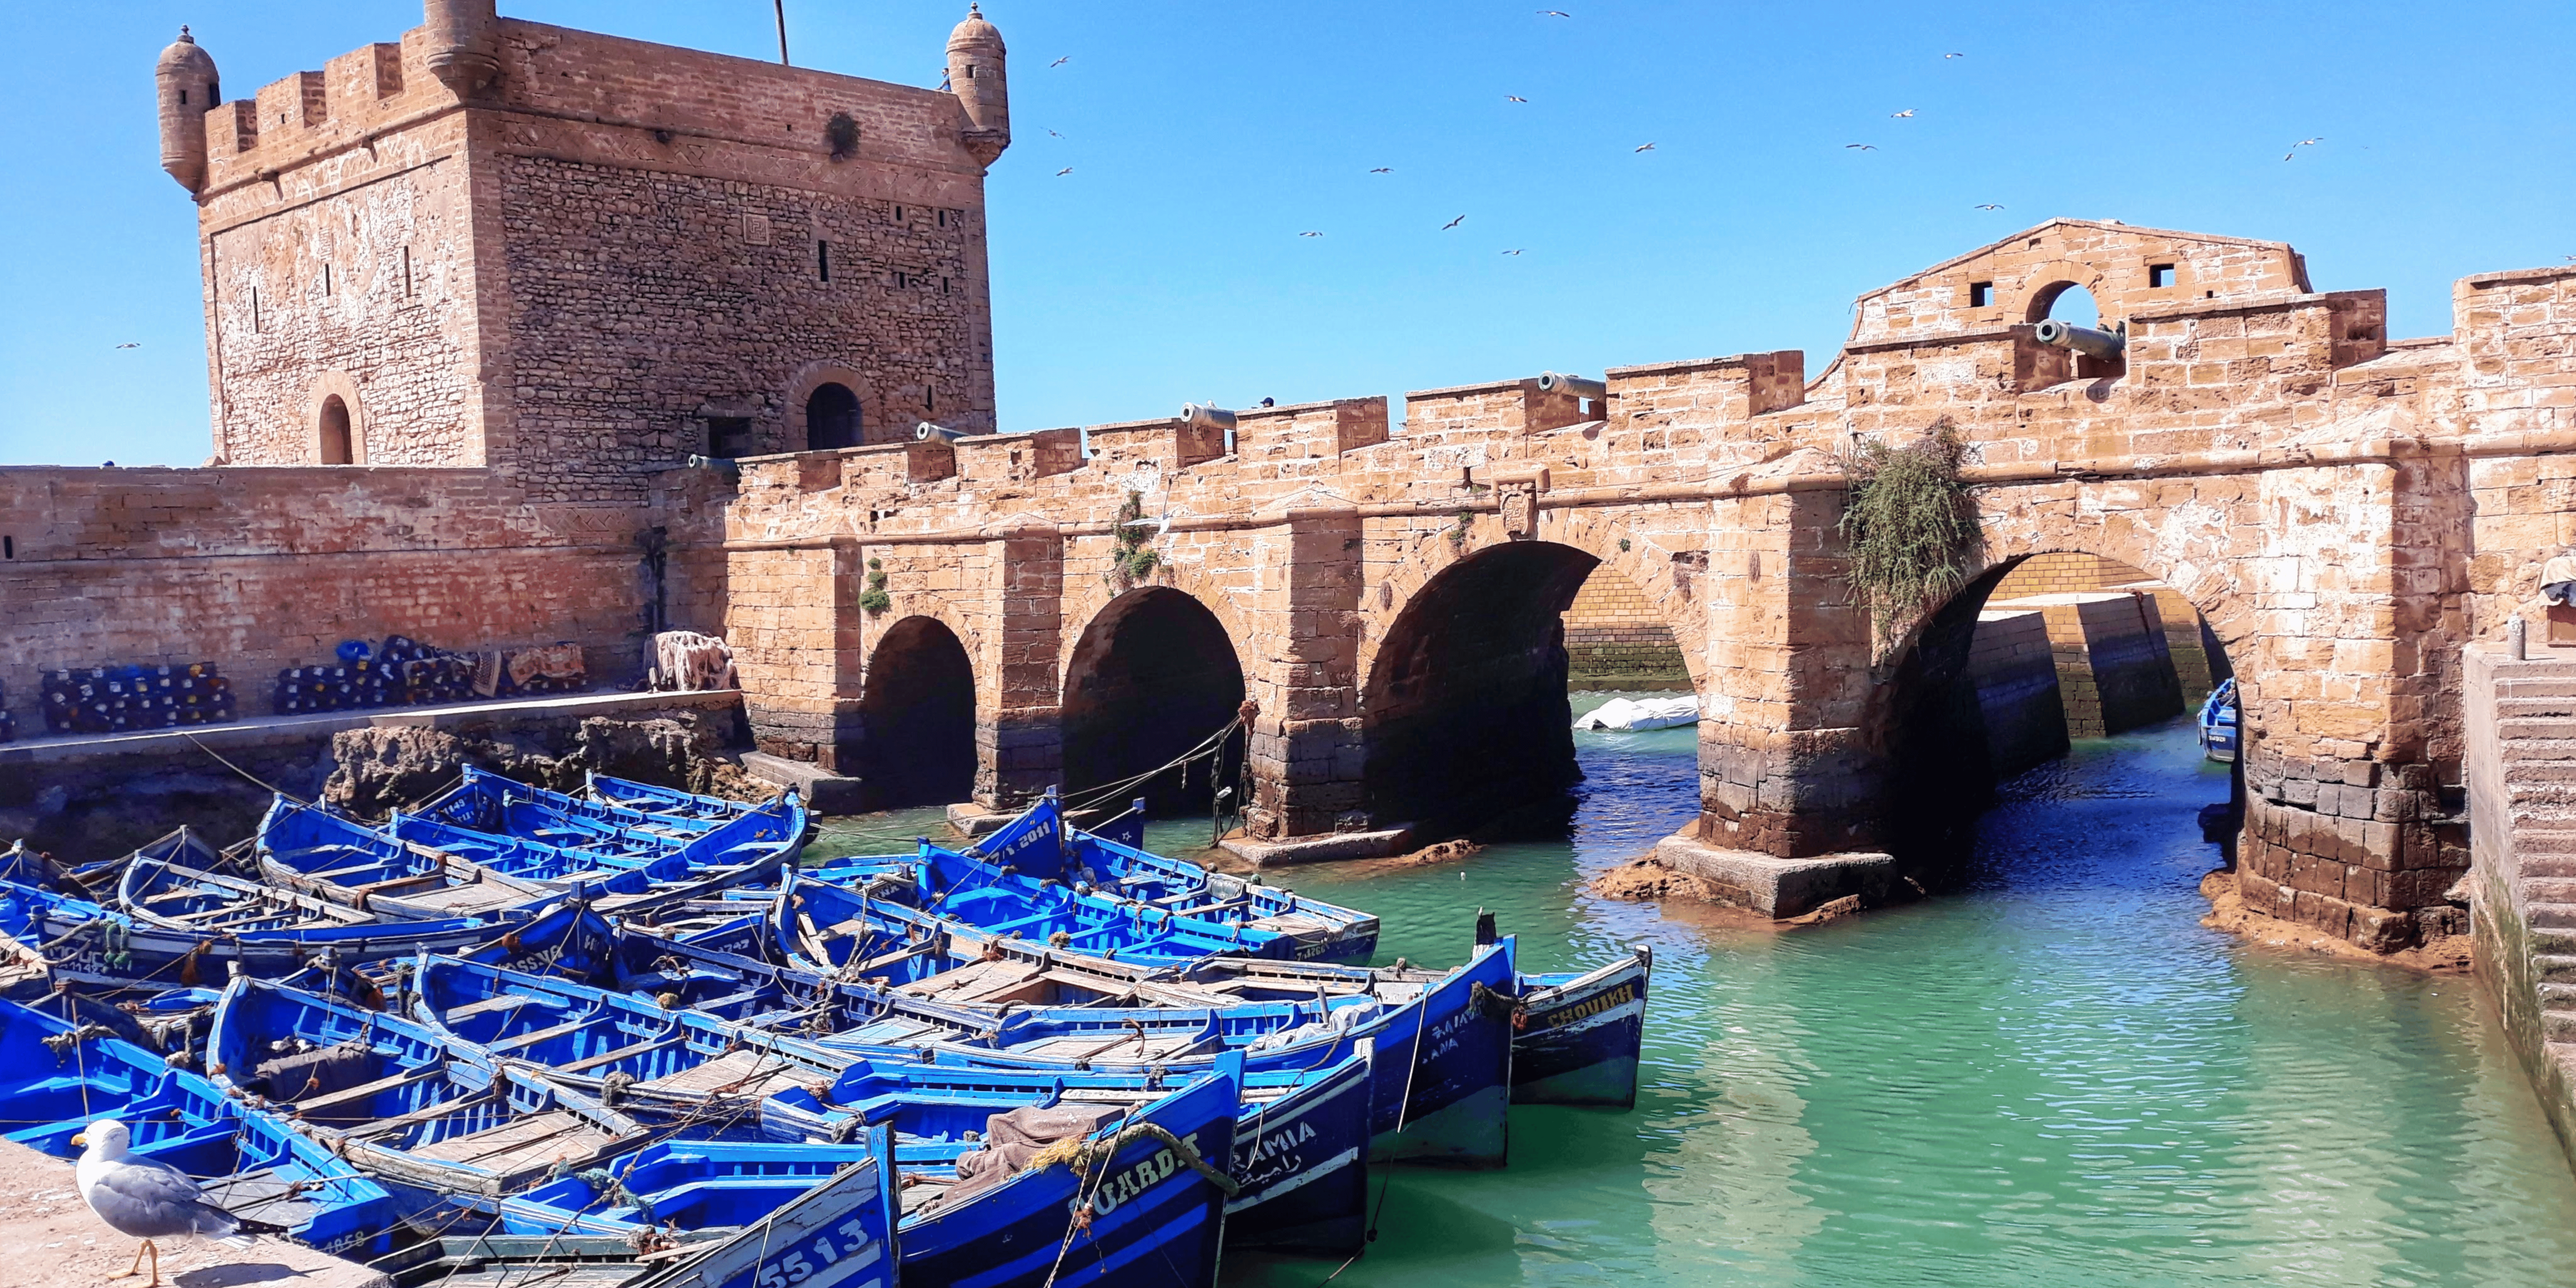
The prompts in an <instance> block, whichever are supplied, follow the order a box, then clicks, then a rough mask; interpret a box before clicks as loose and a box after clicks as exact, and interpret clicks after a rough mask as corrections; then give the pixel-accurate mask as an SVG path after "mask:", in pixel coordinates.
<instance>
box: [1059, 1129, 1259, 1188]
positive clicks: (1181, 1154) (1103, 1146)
mask: <svg viewBox="0 0 2576 1288" xmlns="http://www.w3.org/2000/svg"><path fill="white" fill-rule="evenodd" d="M1143 1139H1152V1140H1158V1141H1161V1142H1163V1147H1164V1148H1165V1149H1168V1150H1170V1151H1172V1157H1174V1158H1176V1159H1178V1160H1180V1162H1181V1165H1182V1166H1184V1167H1187V1168H1189V1169H1190V1170H1191V1171H1193V1172H1196V1173H1198V1174H1199V1175H1200V1176H1202V1177H1205V1178H1206V1179H1207V1182H1208V1184H1210V1185H1213V1186H1215V1187H1217V1188H1218V1189H1220V1190H1223V1191H1225V1196H1226V1197H1227V1198H1234V1197H1236V1196H1238V1195H1240V1194H1242V1193H1243V1186H1242V1185H1240V1184H1238V1183H1237V1182H1236V1181H1235V1179H1234V1178H1233V1177H1231V1176H1228V1175H1226V1174H1225V1173H1223V1172H1220V1171H1218V1170H1217V1169H1215V1168H1213V1167H1210V1166H1208V1161H1207V1160H1206V1159H1204V1158H1201V1157H1199V1152H1198V1151H1197V1150H1195V1149H1192V1148H1190V1147H1189V1146H1188V1145H1187V1144H1186V1143H1184V1142H1183V1141H1182V1140H1181V1138H1180V1137H1178V1136H1175V1135H1173V1134H1172V1133H1171V1129H1169V1128H1167V1127H1165V1126H1163V1125H1162V1124H1160V1123H1130V1124H1129V1125H1127V1126H1125V1127H1121V1128H1119V1129H1118V1132H1117V1134H1116V1135H1114V1136H1111V1137H1110V1138H1109V1139H1107V1140H1104V1141H1101V1142H1098V1143H1097V1144H1095V1143H1093V1142H1091V1141H1087V1140H1084V1139H1083V1138H1082V1137H1080V1136H1068V1137H1066V1138H1064V1139H1063V1140H1060V1141H1057V1142H1056V1143H1054V1144H1052V1145H1049V1146H1047V1147H1046V1148H1045V1149H1042V1150H1039V1151H1038V1152H1037V1155H1036V1156H1035V1157H1033V1158H1031V1159H1030V1160H1029V1167H1030V1169H1031V1170H1034V1171H1041V1172H1042V1171H1045V1170H1046V1169H1048V1168H1050V1167H1058V1166H1061V1167H1064V1168H1066V1169H1068V1170H1070V1171H1072V1172H1073V1173H1074V1174H1075V1175H1077V1176H1079V1175H1082V1174H1084V1173H1087V1172H1089V1171H1090V1170H1091V1169H1092V1168H1093V1167H1095V1166H1097V1165H1100V1164H1102V1163H1106V1162H1108V1161H1109V1160H1110V1159H1111V1158H1113V1157H1116V1156H1117V1153H1118V1151H1119V1150H1122V1149H1125V1148H1126V1147H1127V1146H1128V1145H1130V1144H1132V1143H1134V1142H1136V1141H1138V1140H1143Z"/></svg>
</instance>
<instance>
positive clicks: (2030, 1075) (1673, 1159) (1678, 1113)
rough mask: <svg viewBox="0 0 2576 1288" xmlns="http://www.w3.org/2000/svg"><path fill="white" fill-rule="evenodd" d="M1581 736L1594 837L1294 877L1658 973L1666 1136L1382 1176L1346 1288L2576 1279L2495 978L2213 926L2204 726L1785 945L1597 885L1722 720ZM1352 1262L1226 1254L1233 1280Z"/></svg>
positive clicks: (2217, 775) (2013, 792) (1550, 962)
mask: <svg viewBox="0 0 2576 1288" xmlns="http://www.w3.org/2000/svg"><path fill="white" fill-rule="evenodd" d="M1581 705H1582V704H1581V703H1580V702H1579V703H1578V707H1580V706H1581ZM1577 739H1578V744H1579V745H1578V753H1579V755H1580V756H1581V757H1582V760H1583V765H1584V770H1585V774H1586V781H1585V782H1584V784H1583V785H1582V787H1581V788H1580V789H1578V790H1579V794H1580V796H1581V803H1580V805H1579V807H1578V809H1577V811H1576V813H1575V817H1574V822H1573V824H1572V827H1571V829H1570V833H1569V834H1568V835H1566V836H1563V837H1561V838H1559V839H1555V840H1551V841H1545V842H1522V843H1515V844H1509V845H1500V846H1495V847H1491V848H1488V849H1487V850H1485V851H1484V852H1482V853H1480V854H1478V855H1476V856H1474V857H1473V858H1470V859H1467V860H1464V861H1460V862H1453V863H1445V864H1438V865H1427V866H1417V867H1395V866H1390V865H1385V864H1377V865H1352V866H1346V867H1336V866H1330V865H1327V866H1318V867H1314V868H1305V869H1291V870H1288V871H1286V872H1284V873H1276V874H1273V875H1276V876H1278V877H1279V879H1280V880H1281V881H1282V882H1283V883H1285V884H1287V885H1289V886H1291V887H1293V888H1295V889H1297V890H1299V891H1301V892H1305V893H1311V894H1314V895H1316V896H1318V897H1321V898H1325V899H1330V900H1333V901H1335V902H1339V903H1345V904H1349V905H1353V906H1356V907H1361V908H1365V909H1368V910H1370V911H1372V912H1375V913H1377V914H1379V915H1380V916H1381V917H1382V918H1383V919H1384V923H1385V929H1384V936H1383V938H1382V939H1381V941H1380V946H1379V960H1381V961H1392V960H1394V959H1395V958H1396V957H1398V956H1403V957H1408V958H1410V959H1412V960H1413V961H1415V962H1417V963H1430V964H1443V965H1445V964H1452V963H1455V962H1457V961H1459V960H1461V959H1463V957H1464V956H1465V955H1466V953H1467V951H1468V949H1469V947H1470V943H1471V940H1472V932H1473V921H1474V912H1475V910H1476V908H1478V907H1479V906H1482V907H1486V908H1490V909H1493V910H1495V911H1496V912H1497V913H1498V915H1499V918H1500V922H1501V926H1502V928H1503V930H1504V931H1505V932H1506V933H1510V934H1515V935H1517V936H1518V939H1519V949H1520V954H1521V962H1522V965H1523V967H1524V969H1531V970H1557V969H1568V968H1572V967H1575V966H1578V965H1583V964H1588V963H1591V962H1595V961H1598V960H1600V959H1601V958H1602V957H1603V956H1605V955H1606V954H1609V953H1611V952H1613V951H1615V950H1617V949H1618V948H1619V947H1621V946H1623V945H1626V944H1631V943H1638V942H1643V943H1648V944H1651V945H1653V946H1654V950H1655V977H1654V984H1653V993H1652V997H1651V1001H1650V1003H1649V1008H1648V1013H1647V1021H1646V1023H1647V1027H1646V1051H1645V1069H1644V1073H1643V1078H1642V1086H1641V1092H1640V1095H1639V1099H1638V1105H1637V1108H1636V1109H1635V1110H1634V1111H1632V1112H1628V1113H1616V1112H1607V1111H1596V1110H1574V1109H1560V1108H1548V1107H1524V1108H1518V1109H1515V1110H1513V1111H1512V1120H1511V1165H1510V1166H1509V1167H1508V1168H1506V1169H1503V1170H1499V1171H1492V1172H1442V1171H1433V1170H1425V1169H1411V1168H1399V1169H1380V1170H1379V1172H1378V1177H1379V1178H1381V1179H1382V1180H1384V1182H1385V1184H1384V1196H1383V1206H1382V1208H1381V1214H1380V1220H1379V1228H1380V1233H1381V1238H1380V1240H1379V1241H1378V1242H1377V1243H1376V1244H1375V1245H1374V1246H1373V1247H1372V1248H1371V1249H1370V1251H1369V1252H1368V1254H1367V1255H1366V1256H1364V1257H1362V1258H1361V1259H1360V1260H1359V1261H1358V1262H1356V1263H1354V1264H1352V1265H1350V1266H1349V1267H1348V1268H1347V1269H1345V1270H1343V1271H1342V1272H1341V1274H1340V1276H1339V1278H1337V1279H1334V1280H1333V1281H1332V1282H1333V1283H1334V1284H1336V1285H1347V1286H1349V1288H1368V1286H1372V1285H1375V1286H1381V1288H1449V1286H1451V1285H1458V1286H1461V1288H1464V1286H1466V1285H1477V1286H1480V1288H1481V1286H1489V1285H1506V1284H1529V1285H1591V1284H1623V1285H1663V1284H1694V1285H1697V1284H1719V1285H1728V1284H1743V1285H1766V1286H1767V1285H1802V1286H1814V1288H1827V1286H1831V1288H1850V1286H1858V1285H1979V1286H2004V1285H2032V1286H2033V1288H2042V1286H2045V1288H2066V1286H2069V1285H2080V1286H2085V1288H2096V1286H2105V1285H2127V1284H2249V1285H2250V1284H2264V1285H2273V1284H2296V1285H2305V1284H2315V1285H2435V1284H2439V1285H2479V1286H2495V1285H2526V1284H2527V1285H2535V1286H2539V1285H2567V1284H2576V1176H2571V1174H2570V1172H2569V1169H2568V1166H2567V1163H2566V1161H2565V1159H2564V1156H2563V1155H2562V1154H2561V1153H2560V1151H2559V1148H2558V1144H2557V1142H2556V1140H2555V1138H2554V1137H2553V1136H2552V1135H2551V1133H2550V1129H2549V1125H2548V1123H2547V1121H2546V1120H2545V1119H2544V1118H2543V1117H2542V1116H2541V1112H2540V1108H2539V1105H2538V1103H2537V1101H2536V1099H2535V1097H2534V1095H2533V1093H2532V1091H2531V1089H2530V1087H2529V1086H2528V1084H2526V1083H2525V1081H2524V1080H2523V1077H2522V1075H2521V1073H2520V1071H2519V1069H2518V1068H2517V1067H2516V1066H2515V1064H2514V1062H2513V1059H2512V1056H2511V1053H2510V1052H2509V1051H2508V1050H2507V1049H2506V1047H2505V1044H2504V1040H2503V1036H2502V1033H2501V1032H2500V1031H2499V1029H2498V1028H2497V1026H2496V1023H2495V1020H2494V1018H2493V1016H2492V1014H2491V1013H2490V1010H2489V1008H2487V1006H2486V1005H2485V1004H2484V1003H2483V1002H2482V1001H2481V1000H2480V999H2479V998H2478V997H2477V995H2476V989H2475V986H2474V985H2473V984H2472V983H2471V982H2470V981H2469V980H2467V979H2465V978H2460V977H2446V978H2430V977H2425V976H2420V975H2416V974H2412V973H2408V972H2404V971H2400V970H2396V969H2392V968H2383V967H2373V966H2368V965H2356V964H2353V963H2350V962H2340V961H2328V960H2324V959H2312V958H2307V957H2302V956H2292V955H2284V954H2280V953H2277V952H2272V951H2267V950H2261V949H2253V948H2248V947H2246V946H2244V945H2242V944H2240V943H2238V942H2237V941H2235V940H2234V939H2232V938H2231V937H2229V936H2226V935H2222V934H2220V933H2218V932H2215V931H2211V930H2207V929H2204V928H2202V927H2201V926H2200V924H2199V919H2200V917H2201V916H2202V914H2203V913H2205V912H2206V911H2207V904H2206V903H2205V902H2204V901H2203V900H2202V899H2201V897H2200V895H2199V893H2198V891H2197V883H2198V880H2199V878H2200V876H2201V874H2202V873H2204V872H2206V871H2208V870H2209V869H2210V868H2211V867H2212V866H2214V864H2215V859H2216V853H2217V851H2216V849H2215V847H2213V846H2210V845H2207V844H2204V843H2203V842H2202V841H2201V840H2200V836H2199V829H2198V827H2197V825H2196V824H2195V821H2194V817H2193V814H2194V811H2195V810H2196V809H2197V808H2198V807H2199V806H2201V805H2203V804H2207V803H2210V802H2212V801H2219V800H2223V799H2225V796H2226V791H2227V778H2226V774H2225V770H2224V768H2223V767H2221V766H2217V765H2211V764H2207V763H2206V762H2204V761H2203V760H2202V759H2201V757H2200V754H2199V749H2198V747H2197V746H2196V745H2195V743H2194V742H2193V739H2192V735H2191V730H2190V727H2189V724H2188V722H2187V721H2179V720H2178V721H2176V722H2173V723H2171V724H2168V725H2165V726H2161V727H2159V728H2156V729H2152V730H2147V731H2141V732H2138V733H2134V734H2128V735H2123V736H2120V737H2116V738H2109V739H2100V740H2090V741H2082V742H2078V743H2077V744H2076V746H2075V749H2074V751H2073V752H2072V754H2071V755H2069V756H2068V757H2067V758H2066V759H2065V760H2063V761H2060V762H2057V763H2054V764H2051V765H2045V766H2042V767H2040V768H2039V769H2037V770H2034V771H2032V772H2031V773H2030V774H2028V775H2025V776H2024V777H2023V778H2021V779H2018V780H2016V781H2015V782H2013V783H2011V784H2009V785H2007V787H2006V789H2005V790H2004V793H2003V797H2004V799H2003V801H2002V803H2001V804H2000V805H1999V806H1998V807H1997V808H1996V809H1995V810H1994V811H1993V812H1992V813H1990V814H1989V815H1988V816H1987V817H1986V819H1985V820H1984V823H1983V825H1982V832H1981V839H1980V843H1979V855H1978V861H1977V871H1976V875H1975V878H1974V879H1973V880H1972V882H1971V883H1970V885H1969V887H1968V888H1967V889H1966V890H1964V891H1961V892H1959V893H1955V894H1950V895H1945V896H1943V897H1940V898H1936V899H1931V900H1926V901H1923V902H1920V903H1916V904H1913V905H1910V906H1906V907H1901V908H1895V909H1890V910H1885V911H1877V912H1872V913H1869V914H1867V915H1864V916H1861V917H1856V918H1847V919H1844V920H1841V921H1837V922H1833V923H1829V924H1826V925H1822V926H1817V927H1813V928H1809V929H1805V930H1800V931H1796V932H1792V933H1786V934H1781V933H1774V932H1771V931H1768V930H1747V929H1740V928H1722V927H1719V926H1716V925H1712V924H1694V923H1693V922H1692V921H1691V920H1690V919H1689V918H1688V917H1687V915H1686V914H1683V913H1676V914H1674V915H1667V914H1666V913H1665V912H1664V911H1663V910H1661V909H1659V908H1657V907H1655V906H1653V905H1639V904H1627V903H1618V902H1610V901H1605V900H1601V899H1597V898H1594V897H1593V896H1591V895H1589V894H1586V893H1584V892H1583V889H1582V886H1583V884H1584V882H1585V881H1586V880H1588V879H1589V878H1590V877H1591V876H1593V875H1594V874H1596V873H1598V872H1600V871H1602V870H1604V869H1607V868H1609V867H1612V866H1615V865H1616V864H1618V863H1620V862H1623V861H1625V860H1627V859H1629V858H1632V857H1634V856H1636V855H1637V854H1640V853H1642V852H1644V851H1645V850H1646V849H1647V848H1649V847H1651V846H1652V845H1653V843H1654V841H1655V840H1656V839H1657V838H1659V837H1661V836H1664V835H1667V834H1669V833H1670V832H1672V831H1673V830H1674V829H1675V828H1676V827H1678V826H1680V825H1681V824H1682V823H1684V822H1686V821H1687V820H1688V819H1689V818H1690V817H1691V816H1692V814H1693V813H1694V812H1695V811H1696V808H1697V805H1696V799H1697V797H1696V792H1697V786H1696V781H1695V777H1694V771H1693V765H1694V754H1695V752H1694V735H1693V732H1692V731H1691V730H1690V729H1687V728H1684V729H1675V730H1663V731H1657V732H1652V733H1641V734H1578V735H1577ZM933 819H934V815H932V814H931V813H930V812H926V811H905V812H903V813H899V814H889V815H880V816H873V817H871V818H868V819H865V820H852V821H850V822H849V823H844V824H838V825H836V826H835V828H834V835H832V836H830V837H827V838H826V843H825V846H824V847H821V848H825V849H829V850H840V851H854V850H865V849H879V850H882V849H885V848H890V847H887V846H885V845H883V844H881V843H875V844H872V842H881V841H883V840H891V839H895V838H898V837H903V836H908V835H910V834H911V833H912V832H915V831H920V830H923V829H925V828H927V827H928V826H930V824H931V823H932V822H933ZM1207 834H1208V833H1207V824H1206V822H1205V821H1204V820H1196V821H1192V820H1176V821H1171V822H1157V823H1155V824H1154V825H1153V826H1152V828H1151V829H1149V833H1148V842H1149V844H1151V845H1153V846H1154V847H1155V848H1158V849H1161V850H1163V851H1165V852H1167V853H1178V854H1187V853H1189V852H1190V851H1192V850H1193V849H1195V848H1197V847H1199V846H1203V845H1204V844H1205V843H1206V840H1207ZM1334 1269H1335V1266H1334V1265H1333V1264H1332V1263H1330V1262H1316V1261H1310V1260H1290V1259H1267V1258H1257V1257H1252V1256H1245V1255H1232V1254H1230V1255H1229V1256H1228V1258H1227V1264H1226V1274H1225V1282H1226V1283H1227V1284H1228V1285H1231V1286H1234V1288H1291V1286H1303V1285H1314V1284H1319V1283H1322V1282H1323V1281H1324V1280H1325V1278H1326V1277H1327V1276H1328V1275H1330V1274H1332V1273H1333V1271H1334Z"/></svg>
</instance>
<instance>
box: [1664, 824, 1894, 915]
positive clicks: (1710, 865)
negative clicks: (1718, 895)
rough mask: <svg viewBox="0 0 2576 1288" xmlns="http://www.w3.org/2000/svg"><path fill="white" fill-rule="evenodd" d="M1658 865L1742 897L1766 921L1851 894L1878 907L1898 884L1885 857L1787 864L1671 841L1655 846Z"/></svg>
mask: <svg viewBox="0 0 2576 1288" xmlns="http://www.w3.org/2000/svg"><path fill="white" fill-rule="evenodd" d="M1655 861H1656V862H1658V863H1661V864H1663V865H1664V866H1665V867H1667V868H1670V869H1672V870H1673V871H1675V872H1680V873H1683V874H1686V875H1689V876H1694V877H1698V878H1699V879H1700V880H1702V881H1706V882H1708V883H1709V884H1711V885H1714V886H1721V887H1723V888H1725V889H1726V890H1727V891H1728V892H1730V893H1732V894H1735V895H1737V896H1738V897H1740V898H1741V899H1742V900H1743V902H1744V906H1746V907H1748V908H1751V909H1753V910H1754V911H1755V912H1759V913H1761V914H1763V915H1764V916H1766V917H1772V918H1775V919H1782V918H1788V917H1797V916H1803V915H1805V914H1807V913H1809V912H1813V911H1815V910H1816V909H1817V908H1818V907H1820V906H1822V905H1824V904H1827V903H1831V902H1833V901H1834V900H1836V899H1840V898H1843V897H1845V896H1847V895H1859V896H1860V901H1861V903H1862V904H1864V905H1868V904H1875V903H1879V902H1881V901H1882V900H1884V899H1885V898H1886V897H1887V892H1888V889H1889V888H1890V887H1891V886H1893V885H1894V884H1895V883H1896V859H1895V857H1894V856H1893V855H1886V854H1868V853H1853V854H1828V855H1824V856H1822V857H1819V858H1813V859H1783V858H1780V857H1778V856H1776V855H1769V854H1761V853H1757V852H1755V851H1752V850H1729V849H1724V848H1721V847H1719V846H1714V845H1710V844H1707V843H1706V842H1703V841H1697V840H1693V839H1691V838H1690V837H1687V836H1668V837H1665V838H1664V839H1663V841H1662V842H1661V843H1660V844H1658V845H1656V846H1655Z"/></svg>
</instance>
